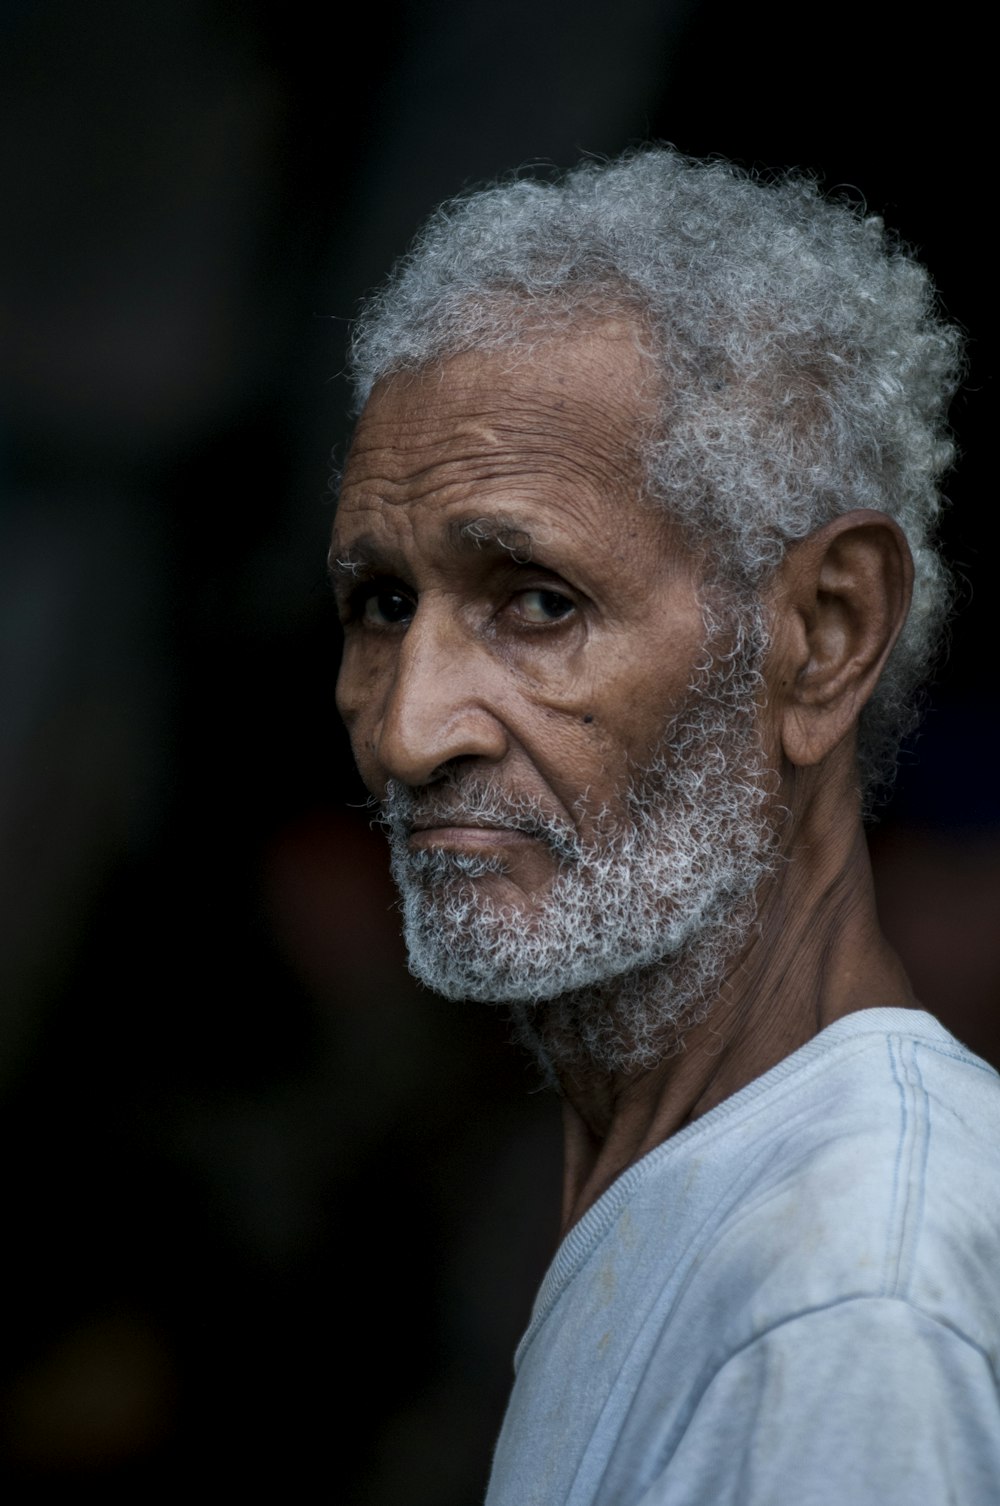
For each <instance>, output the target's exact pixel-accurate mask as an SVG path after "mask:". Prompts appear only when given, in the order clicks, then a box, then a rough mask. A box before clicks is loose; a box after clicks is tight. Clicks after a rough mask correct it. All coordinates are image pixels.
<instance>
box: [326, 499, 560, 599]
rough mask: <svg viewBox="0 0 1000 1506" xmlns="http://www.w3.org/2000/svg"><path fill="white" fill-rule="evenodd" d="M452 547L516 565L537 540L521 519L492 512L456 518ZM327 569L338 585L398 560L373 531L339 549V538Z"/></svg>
mask: <svg viewBox="0 0 1000 1506" xmlns="http://www.w3.org/2000/svg"><path fill="white" fill-rule="evenodd" d="M447 540H448V544H449V545H450V547H451V548H452V549H454V550H456V551H458V552H461V553H468V552H470V551H473V550H474V551H476V552H477V553H486V554H495V555H501V554H502V555H505V556H506V557H507V558H508V559H509V560H513V562H514V564H516V565H528V564H530V563H531V561H532V558H533V555H534V547H535V540H534V538H533V537H532V535H531V533H530V531H529V530H528V529H527V528H525V527H524V525H523V524H522V523H521V522H520V520H519V519H516V518H512V517H508V516H505V515H504V514H502V513H492V514H489V515H483V516H480V517H465V518H452V519H451V521H450V522H449V524H448V527H447ZM326 564H327V572H328V574H329V576H330V580H331V582H332V584H333V585H334V587H336V586H338V585H344V584H345V583H347V582H350V581H352V580H360V579H361V578H362V577H365V576H371V575H375V574H379V573H381V572H383V571H385V569H386V568H387V567H392V566H394V565H395V566H396V568H397V569H398V568H401V567H400V566H399V565H397V563H396V561H393V560H392V559H391V558H387V555H386V550H385V548H384V546H382V545H380V544H379V543H378V541H377V540H376V539H375V538H374V537H373V536H372V535H371V534H364V535H362V537H361V538H359V539H357V540H355V542H354V543H353V544H351V545H349V546H347V547H343V548H338V546H337V543H336V541H334V543H333V545H331V548H330V552H329V554H328V555H327V561H326Z"/></svg>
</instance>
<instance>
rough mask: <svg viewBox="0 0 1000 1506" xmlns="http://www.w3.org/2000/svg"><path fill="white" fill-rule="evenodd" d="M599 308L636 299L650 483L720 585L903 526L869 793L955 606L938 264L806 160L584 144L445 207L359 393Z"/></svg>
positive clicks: (375, 302) (866, 741) (946, 352)
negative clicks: (854, 535)
mask: <svg viewBox="0 0 1000 1506" xmlns="http://www.w3.org/2000/svg"><path fill="white" fill-rule="evenodd" d="M609 310H617V311H621V312H626V313H631V314H633V315H634V316H636V317H637V319H638V322H639V326H640V327H641V329H642V330H643V332H644V334H645V336H646V343H648V344H650V345H651V346H652V350H653V353H654V356H655V359H656V360H657V362H658V364H659V367H660V370H661V373H662V374H663V376H664V378H665V380H664V382H663V399H662V408H661V414H660V423H659V432H658V433H657V434H655V435H653V436H652V437H651V438H650V440H649V442H648V444H647V446H646V453H645V466H646V483H647V488H648V493H649V495H650V497H651V498H653V499H655V500H656V501H658V502H659V503H660V504H661V505H663V506H665V507H666V508H667V509H668V510H669V512H670V514H671V515H672V516H673V517H675V518H676V519H677V520H678V521H679V522H680V523H681V524H682V525H683V526H685V527H687V528H688V529H689V530H690V531H691V533H692V535H693V536H696V537H698V538H699V539H701V540H702V541H703V542H706V541H707V543H708V545H709V548H710V553H711V556H712V557H713V559H714V561H715V566H716V569H717V570H718V572H719V576H720V578H721V579H722V580H725V581H726V582H728V583H729V584H731V585H733V586H735V587H736V588H737V589H738V590H740V591H741V592H742V593H746V594H753V595H757V596H759V592H760V589H761V587H762V585H763V584H764V582H765V581H766V579H767V577H768V575H769V574H770V573H771V572H772V571H773V569H774V568H775V566H776V565H777V564H778V563H779V561H780V559H781V558H782V555H783V553H784V550H785V548H786V547H787V545H788V544H789V543H790V542H791V541H793V540H795V539H800V538H803V537H805V536H806V535H807V534H809V533H811V532H812V531H813V530H814V529H816V528H818V527H820V526H822V525H823V524H824V523H826V522H828V521H829V520H831V519H832V518H834V517H836V516H837V515H838V514H840V513H844V512H848V511H850V510H851V509H852V508H856V507H870V508H876V509H878V510H880V511H882V512H885V513H888V514H889V515H890V516H891V517H893V518H895V519H896V521H897V522H898V523H899V525H900V527H901V528H902V529H903V532H904V533H905V534H906V537H907V539H908V541H909V545H910V549H911V551H912V553H913V558H914V563H915V567H916V584H915V590H914V598H913V606H912V609H911V612H910V616H909V619H908V621H907V624H906V626H905V628H904V630H903V633H902V635H901V637H900V640H899V642H898V643H897V645H896V648H895V650H894V652H893V655H892V658H891V659H890V661H889V664H888V666H887V668H886V671H885V673H884V674H883V676H882V679H881V681H880V683H879V686H878V688H877V690H876V692H875V695H874V696H873V698H872V700H871V702H870V703H869V705H868V706H867V707H866V708H865V712H864V714H863V717H862V722H861V727H860V731H859V749H858V759H859V775H860V780H861V784H862V788H863V789H864V790H865V791H867V792H868V793H869V794H870V793H871V791H872V790H873V789H874V788H875V787H877V785H878V784H880V783H882V782H884V781H887V780H888V779H889V778H890V777H891V771H892V768H893V766H894V763H895V758H896V753H897V749H898V744H899V740H900V738H901V737H902V736H903V735H904V733H905V732H906V731H908V730H909V729H910V727H911V725H912V724H913V722H914V720H915V714H914V702H915V693H916V690H917V687H918V685H919V683H920V681H921V680H922V679H923V678H924V676H925V675H926V673H927V670H928V668H929V664H930V660H931V657H932V655H933V653H934V650H935V648H936V645H937V642H938V640H939V637H940V633H941V629H942V626H943V623H944V619H945V616H946V614H947V609H948V604H949V600H950V590H949V576H948V573H947V570H946V569H945V567H944V565H943V563H942V561H941V559H940V557H939V555H938V554H937V552H936V549H935V545H934V538H935V530H936V524H937V519H938V515H939V512H940V508H941V496H940V492H939V489H938V488H939V482H940V479H941V476H942V474H943V472H944V471H945V469H946V468H947V466H948V465H949V463H950V461H951V459H952V456H953V446H952V444H951V441H950V438H949V434H948V430H947V427H946V411H947V405H948V401H949V399H950V397H951V395H952V393H953V391H954V389H955V386H956V384H957V381H958V377H959V374H960V364H961V339H960V336H959V333H958V331H957V329H956V328H955V327H953V326H952V325H950V324H949V323H947V322H946V321H945V320H944V319H942V318H941V317H940V315H939V313H938V310H937V305H936V297H935V293H934V289H933V287H932V285H931V283H930V280H929V278H928V276H927V273H926V272H925V271H924V269H923V268H922V267H921V266H920V265H919V264H918V263H917V262H916V261H915V260H914V259H913V258H912V257H911V256H910V255H908V254H907V253H906V251H905V250H904V249H903V248H901V247H900V246H899V245H897V244H896V243H895V242H894V241H893V240H891V239H890V238H889V237H888V236H887V234H886V232H885V230H884V227H883V224H882V222H881V220H880V219H878V218H877V217H875V216H868V215H865V214H863V213H862V212H860V211H858V210H857V209H856V208H854V207H853V206H851V205H849V204H847V203H842V202H837V201H831V200H827V199H824V198H823V197H822V196H821V195H820V193H819V192H818V190H817V188H816V185H815V183H814V182H813V181H812V180H811V179H810V178H808V177H805V176H801V175H788V176H785V177H782V178H780V179H775V180H773V181H765V180H762V179H760V178H756V177H753V176H750V175H748V174H747V173H745V172H743V171H741V170H740V169H739V168H737V167H735V166H733V165H732V164H731V163H728V162H725V161H716V160H713V161H708V162H701V161H694V160H692V159H690V158H686V157H684V156H682V155H681V154H680V153H679V152H676V151H674V150H673V149H672V148H669V147H648V148H644V149H642V150H639V151H637V152H634V153H631V154H629V155H627V156H625V157H622V158H619V159H617V160H615V161H611V162H607V163H598V162H590V161H588V162H585V163H583V164H582V165H580V166H578V167H576V168H574V169H573V170H572V171H570V172H568V173H566V174H565V175H563V176H562V177H561V178H558V179H556V180H554V181H539V180H532V179H523V178H517V179H514V180H513V181H510V182H505V183H501V184H499V185H497V186H494V187H491V188H487V189H484V190H481V191H479V192H476V193H473V194H471V195H469V196H467V197H463V198H459V199H457V200H455V201H453V202H451V203H447V204H445V205H443V206H442V207H441V208H440V209H439V210H438V211H437V212H436V213H435V214H434V215H433V216H432V218H431V219H430V221H429V222H428V223H427V225H426V226H425V228H424V229H423V230H422V231H421V233H420V234H419V236H418V237H417V239H416V241H415V242H414V244H413V246H412V247H411V249H410V251H409V252H408V254H407V255H406V256H405V257H403V259H402V260H401V261H400V262H399V263H398V265H397V266H396V268H395V269H394V270H393V272H392V274H391V276H390V278H389V280H388V282H387V284H386V285H385V286H384V287H383V288H382V289H381V290H380V291H378V292H377V293H375V294H374V295H373V296H372V297H371V298H370V299H369V300H368V301H367V303H366V304H365V306H364V307H363V310H362V313H361V316H360V319H359V321H358V323H357V325H356V327H355V331H354V338H353V343H352V358H351V374H352V376H353V379H354V385H355V392H356V399H357V406H358V409H360V408H361V407H362V406H363V405H364V403H365V402H366V400H367V398H368V395H369V393H370V391H371V388H372V385H373V384H374V382H376V381H377V380H378V379H379V378H380V377H382V376H384V375H386V374H388V373H389V372H391V371H397V370H401V369H416V368H419V367H421V366H424V365H426V364H427V363H428V362H430V361H433V360H435V359H440V358H441V357H443V356H445V355H449V354H452V353H455V352H458V351H460V350H468V349H476V348H487V349H492V348H499V347H503V346H514V345H520V344H521V343H523V342H524V341H525V340H526V339H530V338H532V337H533V336H536V335H541V334H543V333H545V332H546V331H548V332H550V333H551V332H552V331H553V329H555V328H558V327H559V326H560V325H569V324H572V323H574V322H578V321H579V319H580V317H581V314H586V313H588V312H601V311H609Z"/></svg>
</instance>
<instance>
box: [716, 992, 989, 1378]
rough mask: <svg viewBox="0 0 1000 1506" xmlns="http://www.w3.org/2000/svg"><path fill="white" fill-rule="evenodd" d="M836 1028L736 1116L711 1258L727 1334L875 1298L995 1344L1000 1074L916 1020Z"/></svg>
mask: <svg viewBox="0 0 1000 1506" xmlns="http://www.w3.org/2000/svg"><path fill="white" fill-rule="evenodd" d="M866 1016H869V1018H866ZM839 1026H840V1027H841V1028H839V1029H838V1028H836V1027H834V1029H833V1030H832V1031H830V1032H824V1035H827V1036H829V1037H830V1039H828V1040H824V1039H823V1038H822V1037H819V1038H817V1041H816V1042H815V1043H814V1047H815V1049H814V1050H813V1051H812V1052H810V1053H808V1054H807V1055H806V1056H805V1057H804V1059H803V1060H802V1061H801V1062H799V1063H798V1064H795V1063H794V1059H793V1061H792V1063H791V1064H790V1065H792V1066H793V1068H794V1070H792V1071H789V1072H787V1073H786V1074H784V1075H779V1076H778V1077H777V1078H776V1080H775V1081H774V1082H773V1083H772V1084H771V1085H770V1086H769V1087H768V1088H767V1090H766V1091H764V1092H763V1093H760V1094H758V1095H756V1099H755V1097H754V1095H751V1097H750V1098H749V1099H748V1101H747V1104H746V1105H745V1109H744V1110H743V1111H742V1112H738V1113H737V1114H736V1116H735V1118H736V1120H737V1121H738V1120H739V1119H741V1118H742V1119H743V1120H744V1122H743V1124H742V1125H738V1124H737V1123H734V1126H733V1128H734V1130H736V1131H737V1139H742V1141H743V1149H744V1155H745V1156H746V1158H747V1162H748V1168H747V1169H748V1172H749V1174H746V1173H743V1174H741V1176H740V1177H739V1179H738V1180H739V1182H740V1183H741V1186H740V1188H739V1192H738V1195H736V1196H734V1197H733V1198H732V1201H731V1204H730V1207H729V1209H728V1212H727V1216H726V1217H725V1218H724V1219H723V1220H722V1221H721V1223H720V1225H719V1227H718V1228H717V1229H716V1231H715V1237H714V1239H713V1248H712V1251H711V1252H710V1253H709V1254H708V1256H707V1264H708V1266H709V1267H710V1268H711V1269H712V1270H713V1272H714V1278H713V1279H714V1281H715V1282H718V1283H719V1287H718V1289H717V1291H716V1298H717V1299H718V1298H720V1297H725V1299H726V1300H725V1301H724V1302H723V1306H724V1307H725V1309H726V1310H727V1311H728V1312H729V1314H730V1315H731V1320H732V1322H733V1324H734V1325H735V1328H736V1330H738V1331H737V1332H734V1333H733V1334H731V1335H730V1338H731V1340H732V1341H733V1342H734V1343H736V1344H737V1345H738V1344H739V1343H743V1342H748V1341H751V1340H752V1338H753V1337H754V1334H755V1333H759V1332H761V1331H763V1330H764V1329H765V1328H767V1327H769V1326H772V1325H777V1324H780V1323H782V1322H783V1321H786V1320H787V1319H788V1318H789V1317H790V1316H794V1315H795V1314H797V1313H807V1312H813V1311H818V1310H821V1309H823V1308H824V1307H827V1306H831V1305H834V1304H837V1303H840V1302H843V1301H845V1300H853V1299H864V1298H885V1299H893V1300H898V1301H902V1302H904V1303H909V1304H911V1305H913V1306H914V1307H915V1308H917V1309H919V1310H920V1311H921V1312H922V1313H924V1314H926V1315H927V1316H928V1317H929V1318H930V1319H932V1320H934V1321H937V1322H942V1323H944V1324H946V1325H948V1326H949V1327H952V1328H954V1329H955V1330H957V1331H959V1332H961V1333H962V1334H964V1335H965V1336H966V1337H967V1338H968V1339H970V1341H972V1342H974V1343H976V1344H978V1345H984V1346H987V1347H991V1348H992V1347H994V1346H995V1344H996V1329H997V1315H998V1313H1000V1079H998V1078H997V1074H996V1073H995V1072H994V1071H993V1070H992V1068H990V1067H988V1066H987V1065H986V1064H985V1063H984V1062H981V1061H980V1060H979V1059H978V1058H977V1057H975V1056H973V1055H972V1054H971V1053H970V1052H967V1051H965V1049H964V1048H963V1047H962V1046H960V1045H959V1043H958V1042H957V1041H955V1040H953V1039H952V1037H951V1036H949V1035H948V1033H947V1032H946V1031H945V1030H943V1028H942V1027H941V1026H940V1025H938V1024H937V1022H936V1021H934V1020H932V1019H931V1018H930V1017H929V1016H927V1015H924V1014H922V1013H920V1012H917V1011H903V1010H872V1011H866V1012H865V1013H864V1014H862V1015H859V1016H856V1017H852V1018H850V1019H849V1020H845V1021H841V1022H839ZM727 1138H728V1137H727ZM719 1149H720V1151H722V1150H723V1147H722V1145H721V1144H720V1147H719ZM706 1274H708V1272H706Z"/></svg>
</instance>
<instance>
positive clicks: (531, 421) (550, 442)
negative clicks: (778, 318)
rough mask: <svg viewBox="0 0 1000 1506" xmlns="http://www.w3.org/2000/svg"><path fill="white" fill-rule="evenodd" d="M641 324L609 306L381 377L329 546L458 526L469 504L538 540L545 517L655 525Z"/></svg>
mask: <svg viewBox="0 0 1000 1506" xmlns="http://www.w3.org/2000/svg"><path fill="white" fill-rule="evenodd" d="M636 336H637V330H636V328H635V327H634V326H633V325H632V324H631V323H630V322H629V321H627V320H624V319H622V320H610V319H609V320H604V321H602V322H600V323H595V324H593V325H588V326H586V327H584V328H582V329H575V330H573V331H570V332H566V333H561V334H559V335H557V336H551V337H549V338H547V339H545V340H542V341H540V342H537V343H535V344H534V345H532V346H531V347H530V348H529V349H528V350H527V351H525V350H523V349H522V350H515V351H511V350H500V351H489V352H487V351H471V352H466V353H463V354H461V355H458V356H453V357H451V358H449V359H447V360H444V361H441V362H438V363H435V364H434V365H432V366H430V367H428V368H426V369H424V370H422V371H420V372H417V373H399V374H396V375H394V376H392V377H390V378H388V379H387V380H385V381H383V382H382V383H380V384H379V385H378V386H377V387H376V388H375V390H374V391H373V393H372V396H371V398H370V400H369V402H368V405H367V407H366V408H365V411H364V413H363V414H362V417H361V419H360V421H359V424H358V428H357V431H356V434H355V437H354V441H353V443H352V446H351V449H350V453H349V456H348V461H347V465H346V467H345V472H344V481H343V488H342V493H341V503H340V507H339V509H338V517H337V527H336V532H335V544H334V547H335V548H338V547H340V548H348V547H349V546H350V545H351V544H352V543H353V542H354V540H355V538H356V537H357V536H358V535H360V534H363V533H365V532H367V531H369V530H371V529H374V530H375V531H376V532H377V533H385V532H386V531H388V532H390V533H392V534H396V535H399V536H404V535H407V534H411V533H412V532H413V531H414V530H417V531H422V532H426V531H427V530H428V529H435V530H440V531H441V532H442V533H444V532H448V531H451V532H452V533H454V531H455V528H456V526H458V527H460V526H461V525H462V523H463V522H464V521H468V519H470V518H475V517H477V516H480V517H482V516H491V517H492V516H499V517H501V518H506V517H509V518H510V519H511V520H512V524H513V526H514V527H515V528H516V527H517V526H523V527H524V528H525V529H526V530H527V531H529V532H530V533H531V535H532V538H533V539H538V538H541V539H542V541H543V542H544V535H545V533H546V530H547V529H550V528H551V529H555V530H557V531H560V532H565V531H566V530H569V531H571V532H581V531H582V532H585V533H586V534H587V535H588V536H589V537H590V538H591V541H592V543H593V544H594V545H595V546H597V545H598V544H599V541H600V539H601V538H602V537H603V536H605V535H606V536H607V537H609V538H611V537H614V536H618V535H620V532H621V528H622V525H623V524H624V523H626V519H627V518H629V517H631V518H633V519H635V518H637V517H639V516H641V519H642V523H643V525H644V531H645V529H646V528H651V529H654V530H659V529H662V527H663V522H662V517H661V516H660V515H658V514H654V513H653V511H652V509H650V508H649V507H648V506H647V504H646V503H645V502H643V501H642V464H641V447H642V442H643V439H644V437H645V435H646V434H647V432H648V431H649V429H650V427H651V424H652V421H653V419H654V416H655V413H656V384H655V376H654V371H653V368H652V365H651V363H650V361H649V358H648V357H647V356H646V355H645V354H644V353H643V351H642V349H641V346H640V343H639V340H638V339H637V338H636Z"/></svg>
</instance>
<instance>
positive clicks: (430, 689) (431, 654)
mask: <svg viewBox="0 0 1000 1506" xmlns="http://www.w3.org/2000/svg"><path fill="white" fill-rule="evenodd" d="M498 670H499V666H497V665H496V664H495V663H494V662H493V660H492V656H491V655H490V654H489V653H488V651H487V649H486V647H485V645H482V644H480V643H478V642H476V641H475V640H474V638H473V637H472V635H471V634H467V633H466V632H465V631H464V630H463V628H462V626H461V624H459V623H456V622H455V621H454V620H453V619H451V618H450V617H449V616H448V614H447V612H446V611H435V610H434V607H433V605H432V604H431V603H429V602H427V601H426V600H425V601H422V602H421V604H420V608H418V610H417V613H416V615H415V617H414V619H413V621H412V622H411V624H410V626H409V628H408V629H407V631H406V633H405V634H404V635H403V636H402V638H401V639H400V641H399V649H398V653H397V654H396V656H395V659H394V662H393V664H392V666H391V671H390V675H389V679H388V683H387V685H386V687H385V693H384V698H383V699H382V702H381V707H380V714H379V715H378V717H377V720H376V723H375V726H374V727H373V729H372V730H373V739H372V751H373V754H374V757H375V761H376V763H377V765H378V770H379V775H380V782H384V780H385V779H398V780H401V781H402V782H403V783H404V784H408V785H410V786H411V787H413V786H418V785H424V784H430V783H432V782H433V781H434V779H435V778H437V777H438V775H439V773H440V771H441V770H442V769H443V768H444V767H445V766H446V765H447V764H450V763H454V762H455V761H457V760H459V759H485V760H486V761H488V762H490V763H498V762H499V761H500V760H501V759H502V758H503V757H504V754H505V753H506V752H507V747H508V738H507V733H506V730H505V728H504V724H503V722H502V720H501V718H500V714H499V710H498V707H497V704H496V699H497V698H496V696H495V695H493V694H492V693H491V691H495V690H496V688H497V687H496V683H495V682H496V676H497V673H498Z"/></svg>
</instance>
